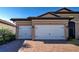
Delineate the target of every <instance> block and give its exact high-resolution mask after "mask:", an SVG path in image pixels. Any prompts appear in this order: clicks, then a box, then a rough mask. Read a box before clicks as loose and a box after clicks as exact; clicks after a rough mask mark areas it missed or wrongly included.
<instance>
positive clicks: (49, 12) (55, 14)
mask: <svg viewBox="0 0 79 59" xmlns="http://www.w3.org/2000/svg"><path fill="white" fill-rule="evenodd" d="M48 13H49V14H52V15H54V16H56V17H60V16H59V15H57V14H55V13H52V12H46V13H43V14H41V15H39V16H37V17H41V16H44V15H46V14H48Z"/></svg>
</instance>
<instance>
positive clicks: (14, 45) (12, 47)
mask: <svg viewBox="0 0 79 59" xmlns="http://www.w3.org/2000/svg"><path fill="white" fill-rule="evenodd" d="M23 42H24V40H18V39H17V40H15V41H12V42H10V43H7V44H4V45H0V52H17V51H18V49H19V48H20V47H21V46H22V45H23Z"/></svg>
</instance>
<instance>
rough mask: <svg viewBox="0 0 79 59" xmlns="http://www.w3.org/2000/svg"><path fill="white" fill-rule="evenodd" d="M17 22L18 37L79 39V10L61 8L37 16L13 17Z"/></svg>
mask: <svg viewBox="0 0 79 59" xmlns="http://www.w3.org/2000/svg"><path fill="white" fill-rule="evenodd" d="M11 20H12V21H14V22H15V23H16V39H32V40H67V39H68V38H76V39H79V12H77V11H72V10H70V9H68V8H61V9H59V10H57V11H55V12H47V13H44V14H42V15H39V16H36V17H27V18H11Z"/></svg>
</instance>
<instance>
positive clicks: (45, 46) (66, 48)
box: [19, 41, 79, 52]
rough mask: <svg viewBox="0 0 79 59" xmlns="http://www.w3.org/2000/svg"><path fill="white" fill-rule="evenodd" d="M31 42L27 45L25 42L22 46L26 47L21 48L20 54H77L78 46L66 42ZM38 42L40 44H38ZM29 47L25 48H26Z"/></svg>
mask: <svg viewBox="0 0 79 59" xmlns="http://www.w3.org/2000/svg"><path fill="white" fill-rule="evenodd" d="M36 42H37V41H33V42H30V41H29V43H28V41H26V42H25V43H26V44H25V43H24V44H25V45H26V47H22V48H21V49H20V50H19V51H20V52H21V51H22V52H77V51H78V52H79V46H76V45H74V44H70V43H66V42H60V43H59V42H51V43H41V42H40V41H38V42H37V43H36ZM39 42H40V43H39ZM28 45H29V46H30V47H27V46H28Z"/></svg>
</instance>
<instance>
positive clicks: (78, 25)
mask: <svg viewBox="0 0 79 59" xmlns="http://www.w3.org/2000/svg"><path fill="white" fill-rule="evenodd" d="M57 15H60V16H63V17H69V16H73V17H74V19H73V20H72V21H74V22H75V37H76V39H79V14H57Z"/></svg>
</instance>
